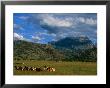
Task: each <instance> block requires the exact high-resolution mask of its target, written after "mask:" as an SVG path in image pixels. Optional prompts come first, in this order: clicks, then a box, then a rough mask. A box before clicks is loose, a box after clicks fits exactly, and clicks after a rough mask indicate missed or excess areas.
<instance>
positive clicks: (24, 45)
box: [14, 40, 64, 60]
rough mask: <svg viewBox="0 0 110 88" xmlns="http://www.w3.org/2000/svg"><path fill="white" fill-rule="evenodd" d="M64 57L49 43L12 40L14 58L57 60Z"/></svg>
mask: <svg viewBox="0 0 110 88" xmlns="http://www.w3.org/2000/svg"><path fill="white" fill-rule="evenodd" d="M62 58H64V55H63V54H62V53H61V52H59V51H58V50H56V49H54V48H53V47H52V46H51V45H47V44H38V43H32V42H26V41H22V40H17V41H14V59H17V60H20V59H25V60H28V59H30V60H35V59H36V60H53V59H54V60H57V59H59V60H60V59H62Z"/></svg>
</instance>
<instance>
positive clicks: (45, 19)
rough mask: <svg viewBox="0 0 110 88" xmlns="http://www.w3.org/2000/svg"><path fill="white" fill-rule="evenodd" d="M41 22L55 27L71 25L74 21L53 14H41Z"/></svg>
mask: <svg viewBox="0 0 110 88" xmlns="http://www.w3.org/2000/svg"><path fill="white" fill-rule="evenodd" d="M40 19H41V20H40V24H41V25H48V26H53V27H71V26H72V25H73V23H72V22H71V21H70V20H68V19H65V18H62V19H61V18H58V17H54V16H53V15H48V14H42V15H40Z"/></svg>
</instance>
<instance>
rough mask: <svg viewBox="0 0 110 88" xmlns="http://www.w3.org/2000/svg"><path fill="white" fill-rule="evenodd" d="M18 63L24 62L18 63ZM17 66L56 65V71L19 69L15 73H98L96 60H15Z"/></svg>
mask: <svg viewBox="0 0 110 88" xmlns="http://www.w3.org/2000/svg"><path fill="white" fill-rule="evenodd" d="M16 63H24V65H23V64H16ZM14 65H16V66H33V67H42V66H44V65H46V66H50V67H54V68H55V69H56V71H55V72H46V71H41V72H35V71H17V70H14V75H97V63H96V62H55V61H36V60H33V61H23V60H22V61H14Z"/></svg>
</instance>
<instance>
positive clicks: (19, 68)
mask: <svg viewBox="0 0 110 88" xmlns="http://www.w3.org/2000/svg"><path fill="white" fill-rule="evenodd" d="M14 68H15V70H20V71H37V72H40V71H49V72H55V68H53V67H47V66H43V67H28V66H14Z"/></svg>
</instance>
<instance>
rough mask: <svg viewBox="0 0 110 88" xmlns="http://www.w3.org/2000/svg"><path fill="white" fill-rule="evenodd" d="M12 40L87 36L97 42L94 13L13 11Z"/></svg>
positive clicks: (43, 40) (43, 39) (53, 39)
mask: <svg viewBox="0 0 110 88" xmlns="http://www.w3.org/2000/svg"><path fill="white" fill-rule="evenodd" d="M13 28H14V40H25V41H30V42H36V43H44V44H46V43H48V42H51V41H58V40H60V39H62V38H65V37H80V36H87V37H88V38H89V39H91V40H92V41H93V42H95V43H96V42H97V14H96V13H14V14H13Z"/></svg>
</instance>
